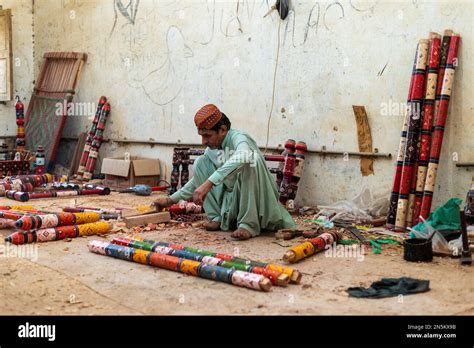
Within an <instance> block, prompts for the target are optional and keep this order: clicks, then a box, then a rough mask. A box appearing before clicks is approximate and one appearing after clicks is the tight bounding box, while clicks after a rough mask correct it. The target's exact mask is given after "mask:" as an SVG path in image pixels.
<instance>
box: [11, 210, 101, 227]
mask: <svg viewBox="0 0 474 348" xmlns="http://www.w3.org/2000/svg"><path fill="white" fill-rule="evenodd" d="M100 217H101V214H100V213H95V212H87V213H58V214H45V215H36V216H31V215H30V216H23V217H21V218H19V219H18V220H17V221H15V227H17V228H21V229H22V230H31V229H39V228H50V227H57V226H70V225H81V224H85V223H91V222H97V221H99V220H100Z"/></svg>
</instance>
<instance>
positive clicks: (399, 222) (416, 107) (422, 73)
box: [395, 39, 429, 231]
mask: <svg viewBox="0 0 474 348" xmlns="http://www.w3.org/2000/svg"><path fill="white" fill-rule="evenodd" d="M428 46H429V40H426V39H421V40H420V41H419V42H418V50H417V52H418V54H417V58H416V67H415V77H414V80H413V87H412V95H411V100H410V102H409V104H408V105H409V118H408V129H407V138H406V146H405V154H404V159H403V167H402V174H401V178H400V190H399V196H398V204H397V215H396V218H395V229H396V230H401V231H403V230H405V227H406V219H407V213H408V195H409V194H410V186H411V180H412V173H413V165H414V163H415V161H416V151H417V146H418V145H417V135H418V132H419V128H420V122H421V106H422V101H423V95H424V93H423V92H424V87H425V77H426V65H427V62H428Z"/></svg>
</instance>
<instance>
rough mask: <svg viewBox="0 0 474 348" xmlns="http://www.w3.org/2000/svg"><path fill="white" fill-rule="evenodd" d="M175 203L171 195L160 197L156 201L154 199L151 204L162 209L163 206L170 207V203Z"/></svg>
mask: <svg viewBox="0 0 474 348" xmlns="http://www.w3.org/2000/svg"><path fill="white" fill-rule="evenodd" d="M172 204H173V201H172V200H171V198H169V197H160V198H158V199H157V200H156V201H154V202H153V203H152V204H151V205H154V206H155V207H156V208H157V210H161V209H163V208H168V207H169V206H170V205H172Z"/></svg>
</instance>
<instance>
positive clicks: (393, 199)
mask: <svg viewBox="0 0 474 348" xmlns="http://www.w3.org/2000/svg"><path fill="white" fill-rule="evenodd" d="M417 57H418V46H417V47H416V53H415V59H414V61H413V68H412V72H411V80H410V87H409V88H408V97H407V112H406V115H405V118H404V120H403V126H402V132H401V134H400V143H399V145H398V155H397V161H396V163H395V174H394V176H393V184H392V192H391V193H390V206H389V211H388V215H387V224H386V226H387V228H389V229H392V228H394V227H395V218H396V216H397V204H398V196H399V192H400V179H401V176H402V167H403V156H404V154H405V145H406V138H407V129H408V120H409V112H408V105H409V103H410V100H411V95H412V90H413V82H414V80H415V69H416V60H417Z"/></svg>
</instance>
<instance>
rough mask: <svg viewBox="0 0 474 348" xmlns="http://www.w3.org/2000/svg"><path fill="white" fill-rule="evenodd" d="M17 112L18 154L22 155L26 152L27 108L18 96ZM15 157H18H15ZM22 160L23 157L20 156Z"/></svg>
mask: <svg viewBox="0 0 474 348" xmlns="http://www.w3.org/2000/svg"><path fill="white" fill-rule="evenodd" d="M15 111H16V125H17V131H16V150H15V152H16V153H20V154H21V153H22V152H24V151H25V146H26V143H25V114H24V112H25V106H24V105H23V103H22V102H21V101H20V98H19V97H18V96H17V97H16V103H15ZM15 157H17V156H16V155H15ZM20 159H21V155H20Z"/></svg>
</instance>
